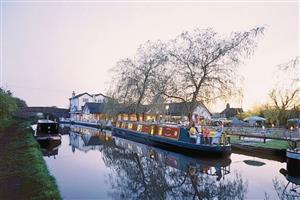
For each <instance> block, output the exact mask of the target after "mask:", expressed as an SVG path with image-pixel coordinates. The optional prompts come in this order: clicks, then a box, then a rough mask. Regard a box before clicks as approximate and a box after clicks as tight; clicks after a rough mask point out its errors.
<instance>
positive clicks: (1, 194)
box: [0, 121, 61, 199]
mask: <svg viewBox="0 0 300 200" xmlns="http://www.w3.org/2000/svg"><path fill="white" fill-rule="evenodd" d="M27 126H28V123H26V122H21V121H14V123H13V124H10V125H9V126H8V127H7V128H5V129H4V130H2V131H1V132H0V141H1V147H0V199H61V197H60V194H59V191H58V187H57V185H56V182H55V179H54V178H53V177H52V176H51V175H50V174H49V171H48V169H47V166H46V164H45V161H44V160H43V157H42V153H41V151H40V149H39V144H38V143H37V142H36V141H35V139H34V137H33V135H32V132H31V130H30V129H28V128H26V127H27Z"/></svg>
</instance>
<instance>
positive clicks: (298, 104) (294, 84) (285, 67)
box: [269, 57, 300, 125]
mask: <svg viewBox="0 0 300 200" xmlns="http://www.w3.org/2000/svg"><path fill="white" fill-rule="evenodd" d="M276 76H277V77H276V79H277V83H276V85H275V88H273V89H272V90H271V91H270V94H269V96H270V98H271V101H272V106H273V107H274V108H275V111H276V118H277V125H280V124H284V123H286V120H287V118H288V116H287V111H288V110H291V109H295V108H298V110H299V108H300V87H299V82H300V78H299V57H296V58H294V59H292V60H291V61H289V62H287V63H284V64H281V65H279V66H278V71H277V74H276Z"/></svg>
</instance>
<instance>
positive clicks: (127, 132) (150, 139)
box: [113, 122, 231, 156]
mask: <svg viewBox="0 0 300 200" xmlns="http://www.w3.org/2000/svg"><path fill="white" fill-rule="evenodd" d="M113 135H115V136H118V137H122V138H125V139H130V140H133V141H136V142H141V143H145V144H149V145H153V146H157V147H162V148H166V149H168V150H171V151H178V152H181V153H189V154H193V155H199V154H202V155H206V156H212V155H213V156H228V155H230V154H231V145H230V144H229V143H228V141H227V138H226V137H225V136H224V135H221V134H220V135H218V134H217V135H218V136H215V137H214V138H213V140H212V141H218V142H215V143H213V144H211V143H208V142H206V143H204V142H196V141H195V139H194V138H191V137H190V135H189V132H188V129H187V128H186V127H179V126H175V125H162V124H160V125H158V124H142V123H134V122H116V125H115V127H114V128H113Z"/></svg>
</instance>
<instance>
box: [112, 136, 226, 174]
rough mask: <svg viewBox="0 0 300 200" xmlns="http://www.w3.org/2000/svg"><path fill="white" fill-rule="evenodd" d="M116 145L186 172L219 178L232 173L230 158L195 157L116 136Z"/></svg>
mask: <svg viewBox="0 0 300 200" xmlns="http://www.w3.org/2000/svg"><path fill="white" fill-rule="evenodd" d="M113 139H114V141H115V145H116V147H118V148H122V149H126V150H127V151H128V150H129V151H130V152H132V153H136V154H137V155H138V156H144V157H148V158H150V159H153V160H155V161H156V162H159V163H162V164H164V165H167V166H169V167H173V168H176V169H178V170H181V171H185V172H193V173H195V172H196V171H198V172H201V173H206V174H209V175H212V176H216V177H217V180H220V178H221V177H222V176H224V175H226V174H228V173H230V169H229V165H230V163H231V160H230V158H219V159H217V158H215V159H213V158H207V157H204V158H195V157H190V156H186V155H184V154H180V153H175V152H172V151H167V150H163V149H160V148H155V147H151V146H148V145H145V144H141V143H137V142H134V141H130V140H126V139H123V138H118V137H114V138H113Z"/></svg>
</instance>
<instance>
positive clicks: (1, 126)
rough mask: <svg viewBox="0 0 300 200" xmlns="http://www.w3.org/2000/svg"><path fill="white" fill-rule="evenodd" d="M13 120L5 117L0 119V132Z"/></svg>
mask: <svg viewBox="0 0 300 200" xmlns="http://www.w3.org/2000/svg"><path fill="white" fill-rule="evenodd" d="M14 122H15V120H12V119H7V118H4V119H1V120H0V132H2V131H3V130H4V129H5V128H7V127H9V126H10V125H11V124H13V123H14ZM0 134H1V133H0Z"/></svg>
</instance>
